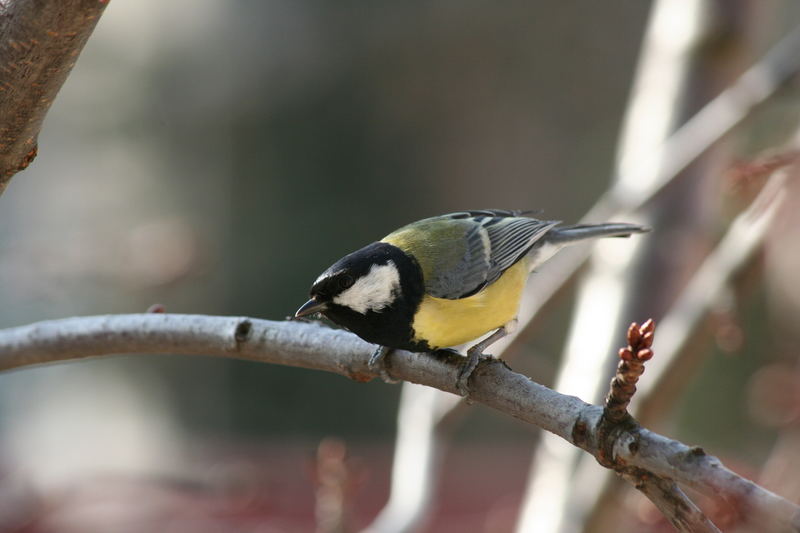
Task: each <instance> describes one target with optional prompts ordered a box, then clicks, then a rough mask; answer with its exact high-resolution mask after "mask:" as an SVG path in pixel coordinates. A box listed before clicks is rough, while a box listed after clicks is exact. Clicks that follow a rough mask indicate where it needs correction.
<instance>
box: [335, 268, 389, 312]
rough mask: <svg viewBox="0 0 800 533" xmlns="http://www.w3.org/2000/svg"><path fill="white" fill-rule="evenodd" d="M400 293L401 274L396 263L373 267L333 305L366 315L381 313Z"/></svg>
mask: <svg viewBox="0 0 800 533" xmlns="http://www.w3.org/2000/svg"><path fill="white" fill-rule="evenodd" d="M399 291H400V273H399V272H398V271H397V267H396V266H395V265H394V262H392V261H388V262H387V263H386V264H385V265H373V266H372V268H371V269H370V270H369V272H368V273H367V275H366V276H362V277H360V278H358V279H357V280H356V282H355V283H354V284H353V286H352V287H350V288H349V289H347V290H346V291H344V292H342V293H341V294H339V295H338V296H336V297H335V298H334V299H333V303H335V304H339V305H342V306H345V307H349V308H350V309H352V310H353V311H356V312H358V313H361V314H362V315H363V314H366V312H367V311H380V310H381V309H383V308H385V307H388V306H389V305H391V304H392V302H394V300H395V298H396V297H397V293H398V292H399Z"/></svg>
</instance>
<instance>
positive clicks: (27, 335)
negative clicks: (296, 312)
mask: <svg viewBox="0 0 800 533" xmlns="http://www.w3.org/2000/svg"><path fill="white" fill-rule="evenodd" d="M373 350H374V347H373V346H372V345H370V344H368V343H366V342H363V341H362V340H360V339H358V338H357V337H355V336H354V335H352V334H350V333H347V332H345V331H342V330H332V329H328V328H325V327H323V326H320V325H317V324H308V323H301V322H272V321H267V320H256V319H248V318H237V317H213V316H205V315H169V314H139V315H108V316H95V317H82V318H68V319H63V320H53V321H46V322H39V323H35V324H31V325H28V326H21V327H17V328H11V329H7V330H2V331H0V370H9V369H13V368H22V367H26V366H31V365H37V364H44V363H52V362H58V361H67V360H72V359H80V358H85V357H91V356H100V355H106V354H122V353H151V354H152V353H175V354H186V355H212V356H220V357H231V358H239V359H249V360H253V361H261V362H267V363H275V364H282V365H288V366H297V367H303V368H311V369H317V370H325V371H328V372H334V373H337V374H340V375H343V376H347V377H349V378H351V379H355V380H357V381H368V380H370V379H373V378H375V377H377V375H376V374H375V373H374V372H372V371H371V370H370V369H369V365H368V361H369V358H370V355H371V354H372V352H373ZM386 363H387V369H388V371H389V374H390V375H391V376H392V377H394V378H397V379H403V380H406V381H411V382H414V383H419V384H422V385H427V386H431V387H435V388H437V389H440V390H443V391H446V392H451V393H455V392H456V390H455V382H456V376H457V374H458V371H459V369H460V367H461V364H462V358H461V357H459V356H457V355H445V356H442V357H432V356H431V355H429V354H417V353H411V352H403V351H396V352H393V353H391V354H390V355H389V356H388V357H387V361H386ZM471 398H472V400H474V401H477V402H481V403H483V404H485V405H487V406H489V407H492V408H494V409H496V410H498V411H501V412H503V413H506V414H509V415H511V416H514V417H516V418H519V419H521V420H523V421H525V422H528V423H531V424H534V425H537V426H539V427H541V428H543V429H545V430H547V431H550V432H552V433H555V434H556V435H558V436H560V437H562V438H563V439H565V440H567V441H569V442H571V443H572V444H574V445H576V446H579V447H580V448H582V449H584V450H586V451H587V452H589V453H591V454H592V455H593V456H595V457H597V458H598V459H600V458H603V460H604V463H608V460H609V459H610V460H611V461H612V462H613V468H614V469H615V470H618V471H620V472H622V473H624V472H630V471H631V469H641V470H643V471H646V472H649V473H652V474H653V475H655V476H658V477H660V478H664V479H667V480H672V481H674V482H675V483H677V484H678V485H682V486H688V487H691V488H693V489H695V490H697V491H699V492H701V493H704V494H707V495H708V496H710V497H712V498H719V497H721V498H723V499H724V500H725V501H727V502H728V503H730V504H731V505H734V506H736V508H737V509H740V510H742V512H743V514H744V515H745V516H748V517H752V519H753V520H755V522H752V523H754V524H758V525H759V527H760V530H762V531H795V532H800V507H798V506H797V505H795V504H793V503H791V502H789V501H787V500H785V499H783V498H781V497H780V496H778V495H776V494H773V493H772V492H769V491H767V490H766V489H764V488H762V487H760V486H758V485H756V484H755V483H753V482H752V481H749V480H747V479H744V478H742V477H740V476H738V475H737V474H735V473H734V472H732V471H731V470H729V469H727V468H726V467H725V466H724V465H722V463H721V462H720V461H719V460H718V459H717V458H715V457H713V456H710V455H707V454H706V453H705V452H704V451H703V450H702V449H700V448H697V447H689V446H686V445H685V444H682V443H680V442H677V441H674V440H671V439H668V438H666V437H663V436H661V435H658V434H656V433H653V432H650V431H648V430H646V429H643V428H641V427H639V426H638V424H635V423H634V424H629V425H625V426H624V427H621V428H620V430H619V431H617V432H611V433H604V432H602V433H601V432H598V431H597V428H598V427H599V426H600V420H601V417H602V414H603V409H602V407H599V406H593V405H589V404H587V403H585V402H583V401H582V400H580V399H579V398H576V397H574V396H566V395H563V394H559V393H557V392H555V391H553V390H551V389H548V388H547V387H544V386H542V385H539V384H538V383H535V382H533V381H531V380H530V379H529V378H527V377H525V376H523V375H521V374H517V373H515V372H513V371H512V370H511V369H509V368H508V367H507V366H506V365H505V364H504V363H502V362H501V361H497V360H495V361H491V362H487V363H483V364H481V365H480V366H479V367H478V369H477V370H476V372H475V378H474V379H473V382H472V385H471ZM609 450H611V453H608V452H609ZM670 490H672V489H670Z"/></svg>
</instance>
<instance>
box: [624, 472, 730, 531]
mask: <svg viewBox="0 0 800 533" xmlns="http://www.w3.org/2000/svg"><path fill="white" fill-rule="evenodd" d="M621 476H622V478H623V479H624V480H626V481H628V482H629V483H631V484H632V485H633V486H634V487H636V489H637V490H639V491H641V493H642V494H644V495H645V496H647V499H648V500H650V501H651V502H653V504H655V506H656V507H658V510H659V511H661V513H662V514H663V515H664V516H666V517H667V519H668V520H669V521H670V522H671V523H672V525H673V526H675V529H677V530H678V531H689V532H691V533H720V531H719V529H718V528H717V526H715V525H714V524H713V523H712V522H711V520H709V519H708V517H707V516H706V515H705V514H703V512H702V511H701V510H700V509H699V508H698V507H697V506H696V505H695V504H694V502H692V500H690V499H689V498H688V497H687V496H686V494H684V492H683V491H682V490H681V489H680V488H679V487H678V485H676V484H675V482H674V481H672V480H670V479H665V478H662V477H658V476H654V475H653V474H651V473H650V472H647V471H644V470H641V469H638V468H635V469H631V470H630V471H625V472H623V473H621Z"/></svg>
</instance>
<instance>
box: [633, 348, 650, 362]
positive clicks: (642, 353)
mask: <svg viewBox="0 0 800 533" xmlns="http://www.w3.org/2000/svg"><path fill="white" fill-rule="evenodd" d="M652 358H653V350H651V349H650V348H644V349H642V350H639V351H638V352H637V353H636V359H638V360H639V361H649V360H650V359H652Z"/></svg>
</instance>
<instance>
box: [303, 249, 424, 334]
mask: <svg viewBox="0 0 800 533" xmlns="http://www.w3.org/2000/svg"><path fill="white" fill-rule="evenodd" d="M423 292H424V287H423V280H422V272H421V270H420V268H419V265H418V264H417V262H416V261H415V260H414V259H413V258H411V257H410V256H408V255H407V254H406V253H404V252H403V251H402V250H400V249H399V248H397V247H396V246H393V245H391V244H387V243H384V242H375V243H372V244H370V245H368V246H365V247H364V248H361V249H360V250H357V251H355V252H353V253H351V254H349V255H346V256H345V257H343V258H342V259H340V260H339V261H337V262H336V263H334V264H333V265H331V267H330V268H328V269H327V270H325V272H323V273H322V274H321V275H320V276H319V277H318V278H317V280H316V281H315V282H314V285H312V287H311V299H310V300H309V301H308V302H306V303H305V304H304V305H303V306H302V307H301V308H300V309H298V311H297V313H296V314H295V316H297V317H301V316H306V315H310V314H313V313H316V312H320V313H322V314H323V315H325V316H326V317H328V318H329V319H331V320H332V321H333V322H336V323H337V324H339V325H341V326H344V327H346V328H347V329H349V330H350V331H352V332H353V333H355V334H356V335H358V336H359V337H361V338H362V339H364V340H366V341H368V342H373V343H376V344H381V345H384V346H390V347H392V348H406V349H412V345H411V344H410V343H411V338H412V336H413V331H412V329H411V323H412V320H413V317H414V313H415V312H416V310H417V308H418V307H419V303H420V302H421V301H422V296H423Z"/></svg>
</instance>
